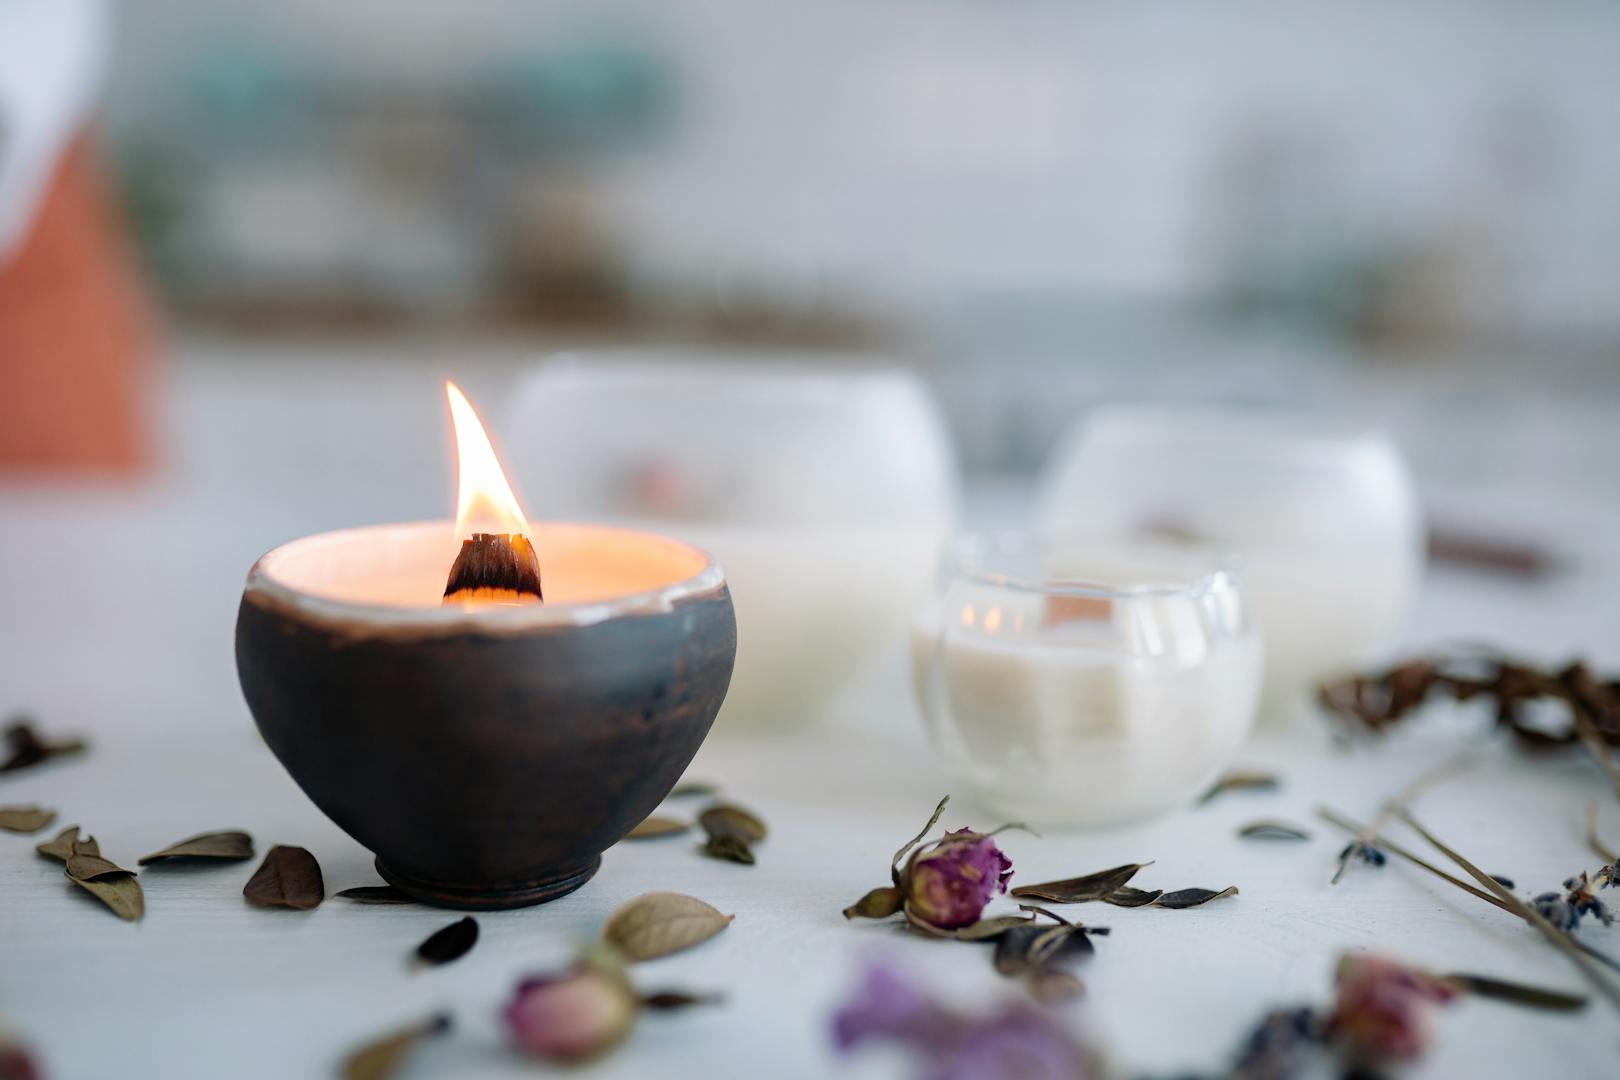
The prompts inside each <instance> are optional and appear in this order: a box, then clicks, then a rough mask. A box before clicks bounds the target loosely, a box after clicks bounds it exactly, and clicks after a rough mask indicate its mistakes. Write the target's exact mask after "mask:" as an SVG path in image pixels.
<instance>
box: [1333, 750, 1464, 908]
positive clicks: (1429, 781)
mask: <svg viewBox="0 0 1620 1080" xmlns="http://www.w3.org/2000/svg"><path fill="white" fill-rule="evenodd" d="M1472 765H1473V752H1472V751H1468V750H1465V751H1463V752H1462V753H1460V754H1457V755H1455V756H1454V757H1449V758H1447V759H1446V760H1445V761H1442V762H1441V763H1440V764H1438V765H1436V766H1435V767H1434V768H1432V769H1426V770H1424V771H1423V772H1422V773H1419V774H1418V776H1417V778H1416V779H1415V780H1413V781H1412V782H1411V783H1410V784H1407V785H1406V787H1404V788H1402V789H1401V791H1400V793H1399V794H1397V795H1395V796H1394V797H1393V798H1390V799H1388V800H1386V801H1385V802H1384V805H1383V807H1382V808H1380V809H1379V811H1378V816H1377V817H1375V818H1373V821H1372V824H1371V825H1368V826H1367V827H1366V828H1365V829H1362V830H1359V831H1358V832H1357V833H1356V838H1355V840H1353V841H1351V843H1350V845H1349V846H1348V847H1346V848H1345V849H1344V851H1342V852H1340V853H1339V868H1338V869H1337V870H1335V871H1334V872H1333V879H1332V880H1331V881H1330V882H1328V884H1330V885H1337V884H1338V883H1339V880H1340V879H1341V878H1343V877H1344V872H1345V871H1346V870H1348V869H1349V868H1350V860H1351V858H1353V857H1354V855H1355V849H1356V848H1357V847H1358V846H1361V847H1365V846H1366V845H1368V844H1371V843H1372V842H1373V840H1374V839H1376V838H1377V834H1378V830H1379V829H1382V828H1383V827H1384V826H1385V825H1388V824H1389V823H1390V822H1391V821H1392V820H1394V817H1395V813H1396V811H1397V810H1399V809H1400V808H1401V807H1403V806H1405V805H1406V804H1408V803H1410V802H1412V801H1413V800H1414V799H1416V798H1417V797H1418V796H1419V795H1421V794H1422V793H1423V792H1424V791H1427V790H1428V789H1429V788H1431V787H1433V786H1434V785H1436V784H1438V783H1440V782H1441V781H1442V780H1448V779H1450V778H1451V777H1453V776H1455V775H1456V774H1458V773H1460V772H1463V771H1464V770H1466V769H1468V768H1470V767H1471V766H1472Z"/></svg>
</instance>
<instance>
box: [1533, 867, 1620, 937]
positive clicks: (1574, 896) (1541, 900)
mask: <svg viewBox="0 0 1620 1080" xmlns="http://www.w3.org/2000/svg"><path fill="white" fill-rule="evenodd" d="M1615 881H1616V873H1615V868H1614V867H1613V866H1603V867H1600V868H1599V869H1598V872H1597V874H1596V876H1595V877H1588V876H1587V874H1586V871H1584V870H1583V871H1581V873H1580V875H1579V876H1577V877H1572V878H1565V879H1564V891H1563V892H1562V893H1557V892H1545V893H1542V894H1541V895H1540V896H1538V897H1536V898H1535V899H1534V900H1532V901H1530V904H1531V906H1532V907H1534V908H1535V909H1536V912H1537V914H1539V915H1540V916H1541V917H1542V918H1544V919H1546V920H1547V921H1548V922H1550V923H1552V924H1553V925H1554V926H1556V927H1558V929H1560V930H1563V931H1564V932H1566V933H1571V934H1572V933H1574V932H1575V931H1576V930H1577V929H1579V928H1580V925H1581V919H1582V918H1583V917H1584V916H1587V915H1590V916H1592V917H1593V918H1594V919H1596V920H1597V921H1598V922H1600V923H1602V924H1603V925H1604V926H1612V925H1614V912H1613V911H1612V910H1611V909H1610V908H1609V905H1608V904H1606V903H1604V902H1603V901H1602V900H1600V899H1598V897H1597V893H1596V891H1595V890H1597V889H1606V888H1609V887H1611V886H1612V885H1614V884H1615Z"/></svg>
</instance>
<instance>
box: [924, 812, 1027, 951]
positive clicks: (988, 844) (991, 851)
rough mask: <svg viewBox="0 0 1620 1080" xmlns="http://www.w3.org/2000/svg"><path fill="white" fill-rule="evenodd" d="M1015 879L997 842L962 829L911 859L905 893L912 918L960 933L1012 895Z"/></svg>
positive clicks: (946, 835) (1007, 859) (1008, 861)
mask: <svg viewBox="0 0 1620 1080" xmlns="http://www.w3.org/2000/svg"><path fill="white" fill-rule="evenodd" d="M1010 877H1012V860H1011V859H1009V858H1007V856H1006V855H1003V854H1002V852H1001V849H1000V848H998V847H997V846H996V842H995V840H994V839H993V838H991V837H990V836H987V835H983V834H980V833H975V832H974V831H973V830H972V829H958V830H957V831H956V832H953V833H946V834H945V836H944V838H943V839H942V840H940V841H939V843H937V844H935V845H934V846H933V847H930V848H923V849H921V850H920V851H918V853H917V854H915V855H913V856H912V857H911V862H910V863H909V864H908V865H907V866H906V870H905V873H904V874H903V875H902V876H901V881H900V889H901V891H902V892H904V893H905V897H906V912H907V913H908V914H909V915H911V916H913V917H914V918H918V919H921V920H923V921H924V922H927V923H930V924H932V925H934V926H937V927H939V928H940V929H941V930H956V929H959V928H960V927H963V926H971V925H973V924H974V923H976V922H978V921H979V916H980V914H981V913H982V912H983V911H984V906H985V905H986V904H988V903H989V902H990V901H991V900H993V899H995V897H997V896H998V895H1000V894H1002V893H1004V892H1006V891H1007V879H1008V878H1010Z"/></svg>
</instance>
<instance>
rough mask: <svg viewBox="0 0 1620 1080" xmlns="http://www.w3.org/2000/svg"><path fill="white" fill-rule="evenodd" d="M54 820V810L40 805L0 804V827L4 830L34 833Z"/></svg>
mask: <svg viewBox="0 0 1620 1080" xmlns="http://www.w3.org/2000/svg"><path fill="white" fill-rule="evenodd" d="M55 820H56V811H55V810H46V809H45V808H43V807H40V806H0V829H4V830H6V832H14V833H36V832H39V830H41V829H43V828H44V827H45V826H47V825H49V824H50V823H51V822H53V821H55Z"/></svg>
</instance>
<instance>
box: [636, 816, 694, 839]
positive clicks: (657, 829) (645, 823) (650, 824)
mask: <svg viewBox="0 0 1620 1080" xmlns="http://www.w3.org/2000/svg"><path fill="white" fill-rule="evenodd" d="M691 829H692V826H691V825H690V824H688V823H687V822H684V821H679V820H677V819H675V818H668V817H659V816H658V815H657V814H654V815H653V816H652V817H649V818H644V819H642V822H641V824H639V825H637V826H636V827H635V828H633V829H631V830H630V831H629V832H628V833H626V834H625V836H624V838H625V839H626V840H651V839H653V838H655V837H659V836H675V835H677V834H679V833H683V832H690V831H691Z"/></svg>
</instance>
